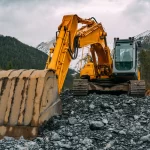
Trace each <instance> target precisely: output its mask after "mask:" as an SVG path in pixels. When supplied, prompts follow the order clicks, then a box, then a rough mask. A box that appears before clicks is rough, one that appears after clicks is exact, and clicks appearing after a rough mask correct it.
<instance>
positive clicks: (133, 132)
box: [0, 91, 150, 150]
mask: <svg viewBox="0 0 150 150" xmlns="http://www.w3.org/2000/svg"><path fill="white" fill-rule="evenodd" d="M61 99H62V102H63V114H62V115H61V116H55V117H53V118H52V119H50V120H49V121H48V122H46V123H45V124H44V125H42V126H41V127H40V129H39V136H38V137H37V138H35V139H33V140H32V141H31V140H25V139H24V138H23V137H20V139H19V140H16V139H14V138H11V137H4V139H2V140H0V150H3V149H9V150H14V149H15V150H33V149H34V150H36V149H38V150H45V149H47V150H48V149H50V150H148V149H150V97H144V98H135V97H134V98H133V97H129V96H127V95H120V96H116V95H97V94H95V93H94V94H90V95H88V96H82V97H74V96H73V95H72V93H71V92H70V91H65V92H64V93H62V95H61Z"/></svg>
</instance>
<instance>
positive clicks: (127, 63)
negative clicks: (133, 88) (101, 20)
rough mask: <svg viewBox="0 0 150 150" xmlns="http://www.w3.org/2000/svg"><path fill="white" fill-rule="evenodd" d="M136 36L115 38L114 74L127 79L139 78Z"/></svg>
mask: <svg viewBox="0 0 150 150" xmlns="http://www.w3.org/2000/svg"><path fill="white" fill-rule="evenodd" d="M137 47H138V46H137V42H136V41H135V40H134V38H129V39H119V38H115V39H114V55H113V75H114V76H115V77H118V78H121V77H122V79H125V76H126V77H127V78H126V79H127V80H132V79H137V78H138V65H137V63H138V62H137V61H138V54H137V53H138V49H137Z"/></svg>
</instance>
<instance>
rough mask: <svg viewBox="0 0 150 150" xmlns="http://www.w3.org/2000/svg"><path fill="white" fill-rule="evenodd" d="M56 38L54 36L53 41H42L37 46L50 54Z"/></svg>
mask: <svg viewBox="0 0 150 150" xmlns="http://www.w3.org/2000/svg"><path fill="white" fill-rule="evenodd" d="M55 41H56V40H55V38H53V39H52V40H51V41H48V42H42V43H40V44H39V45H38V46H37V47H36V48H37V49H38V50H40V51H42V52H44V53H46V54H47V55H48V53H49V49H50V48H51V47H54V45H53V44H54V43H55Z"/></svg>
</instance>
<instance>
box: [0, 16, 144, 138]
mask: <svg viewBox="0 0 150 150" xmlns="http://www.w3.org/2000/svg"><path fill="white" fill-rule="evenodd" d="M79 23H81V24H84V25H82V26H81V27H80V28H78V24H79ZM106 36H107V33H106V32H105V31H104V28H103V26H102V24H101V23H97V21H96V20H95V18H93V17H92V18H90V19H82V18H80V17H78V16H77V15H66V16H64V17H63V19H62V23H61V24H60V25H59V27H58V31H57V32H56V43H55V46H54V47H53V48H50V52H49V56H48V60H47V62H46V67H45V70H34V69H31V70H25V69H22V70H8V71H4V70H3V71H0V138H3V136H13V137H16V138H18V137H20V136H24V137H25V138H33V137H36V136H37V133H38V127H39V126H40V125H41V124H42V123H43V122H45V121H47V120H49V119H50V118H51V117H52V116H54V115H59V114H61V109H62V108H61V100H60V98H59V94H60V92H61V90H62V87H63V84H64V81H65V78H66V74H67V72H68V68H69V64H70V62H71V60H72V59H76V58H77V57H78V49H79V48H81V47H84V46H87V45H90V47H91V48H90V52H91V59H90V61H89V62H88V63H87V64H85V66H84V67H83V69H82V70H81V72H80V76H81V79H76V80H75V81H74V86H73V92H74V95H86V94H88V92H90V91H93V90H94V91H107V92H109V91H122V90H123V91H126V92H127V93H129V94H131V95H132V94H135V95H137V91H136V90H134V89H137V88H138V89H139V87H140V92H141V91H142V92H141V93H140V94H141V95H143V94H144V90H145V84H144V81H140V74H139V72H138V66H137V55H136V54H137V44H136V42H135V41H134V39H131V38H130V39H126V40H119V39H118V38H117V39H115V44H114V45H115V47H114V55H113V58H114V59H112V57H111V54H110V49H109V47H108V46H107V40H106ZM126 51H127V52H128V51H130V54H132V55H131V57H132V58H131V59H130V60H128V59H127V60H125V61H123V60H122V59H123V58H122V57H123V56H122V55H124V53H125V52H126ZM137 72H138V73H137Z"/></svg>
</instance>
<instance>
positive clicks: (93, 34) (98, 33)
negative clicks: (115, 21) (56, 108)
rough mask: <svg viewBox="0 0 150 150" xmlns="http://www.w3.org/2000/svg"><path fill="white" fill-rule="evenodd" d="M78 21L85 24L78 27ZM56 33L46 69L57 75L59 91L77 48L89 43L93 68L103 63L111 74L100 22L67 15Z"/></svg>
mask: <svg viewBox="0 0 150 150" xmlns="http://www.w3.org/2000/svg"><path fill="white" fill-rule="evenodd" d="M78 23H82V24H85V25H84V26H82V27H81V28H79V29H78V28H77V27H78ZM56 33H59V34H58V36H56V45H55V47H54V48H53V49H51V50H50V55H49V57H48V60H47V63H46V69H50V70H53V71H54V72H55V74H56V75H57V77H58V91H59V93H60V92H61V89H62V87H63V84H64V80H65V78H66V74H67V71H68V68H69V65H70V62H71V60H72V59H76V58H77V56H78V48H81V47H84V46H87V45H91V53H92V57H93V60H94V64H95V69H97V67H96V66H97V65H103V66H104V65H105V66H107V67H108V68H109V72H110V74H111V72H112V68H111V65H112V60H111V56H110V50H109V48H108V47H107V42H106V35H107V34H106V32H105V31H104V29H103V26H102V24H101V23H97V22H96V21H95V20H93V18H90V19H82V18H80V17H78V16H77V15H67V16H64V18H63V20H62V23H61V25H60V26H59V27H58V32H56ZM56 35H57V34H56ZM95 53H96V54H97V57H98V64H96V56H95ZM51 55H52V56H51ZM97 72H98V71H97Z"/></svg>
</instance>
